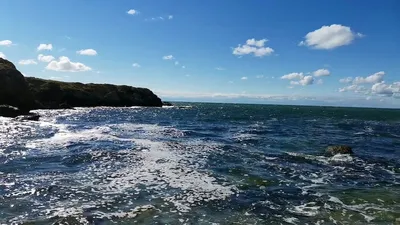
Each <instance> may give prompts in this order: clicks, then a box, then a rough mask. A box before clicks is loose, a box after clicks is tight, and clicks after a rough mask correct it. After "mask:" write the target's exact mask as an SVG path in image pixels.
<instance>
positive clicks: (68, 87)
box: [25, 77, 162, 109]
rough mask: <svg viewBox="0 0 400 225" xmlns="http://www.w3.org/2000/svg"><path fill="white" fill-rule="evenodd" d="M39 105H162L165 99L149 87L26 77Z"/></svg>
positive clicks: (47, 107) (41, 106)
mask: <svg viewBox="0 0 400 225" xmlns="http://www.w3.org/2000/svg"><path fill="white" fill-rule="evenodd" d="M25 80H26V82H27V83H28V85H29V89H30V91H31V93H32V95H33V96H34V99H35V101H36V105H35V108H37V109H65V108H73V107H96V106H111V107H130V106H148V107H161V106H162V101H161V99H160V98H158V97H157V95H155V94H154V93H153V92H152V91H150V90H149V89H147V88H135V87H131V86H126V85H111V84H82V83H76V82H75V83H69V82H60V81H52V80H43V79H39V78H34V77H27V78H26V79H25Z"/></svg>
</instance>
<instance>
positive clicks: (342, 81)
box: [339, 77, 353, 84]
mask: <svg viewBox="0 0 400 225" xmlns="http://www.w3.org/2000/svg"><path fill="white" fill-rule="evenodd" d="M352 81H353V78H352V77H346V78H342V79H340V80H339V82H340V83H345V84H348V83H351V82H352Z"/></svg>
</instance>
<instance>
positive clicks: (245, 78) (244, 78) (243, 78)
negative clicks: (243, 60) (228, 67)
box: [240, 77, 248, 80]
mask: <svg viewBox="0 0 400 225" xmlns="http://www.w3.org/2000/svg"><path fill="white" fill-rule="evenodd" d="M240 79H241V80H247V79H248V77H242V78H240Z"/></svg>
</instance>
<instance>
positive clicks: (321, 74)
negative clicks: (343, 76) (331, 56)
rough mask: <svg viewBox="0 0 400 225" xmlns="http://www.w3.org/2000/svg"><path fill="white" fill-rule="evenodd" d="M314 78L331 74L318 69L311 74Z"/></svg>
mask: <svg viewBox="0 0 400 225" xmlns="http://www.w3.org/2000/svg"><path fill="white" fill-rule="evenodd" d="M313 74H314V76H316V77H323V76H329V75H330V74H331V72H330V71H329V70H327V69H319V70H316V71H314V72H313Z"/></svg>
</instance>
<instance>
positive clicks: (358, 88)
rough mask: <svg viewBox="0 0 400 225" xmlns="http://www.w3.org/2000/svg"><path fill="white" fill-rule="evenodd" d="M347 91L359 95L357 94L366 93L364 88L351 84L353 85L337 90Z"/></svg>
mask: <svg viewBox="0 0 400 225" xmlns="http://www.w3.org/2000/svg"><path fill="white" fill-rule="evenodd" d="M347 91H353V92H356V93H359V92H363V91H366V88H365V87H364V86H359V85H356V84H353V85H350V86H347V87H344V88H340V89H339V92H347Z"/></svg>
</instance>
